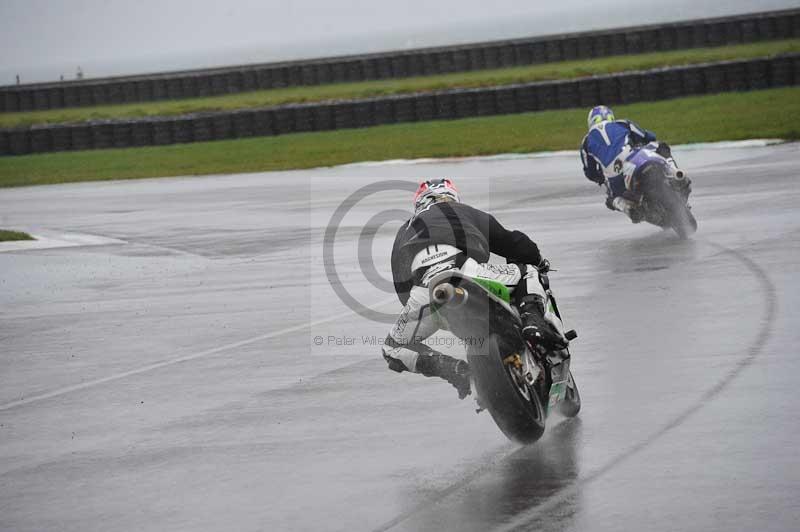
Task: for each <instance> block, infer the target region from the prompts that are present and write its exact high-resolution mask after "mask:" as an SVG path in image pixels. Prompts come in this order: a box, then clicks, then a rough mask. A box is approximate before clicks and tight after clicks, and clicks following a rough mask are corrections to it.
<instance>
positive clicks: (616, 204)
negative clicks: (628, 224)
mask: <svg viewBox="0 0 800 532" xmlns="http://www.w3.org/2000/svg"><path fill="white" fill-rule="evenodd" d="M611 205H612V206H613V208H614V210H615V211H620V212H624V213H625V214H627V215H628V218H630V219H631V221H632V222H633V223H635V224H638V223H639V222H641V221H642V220H643V219H644V213H642V210H641V209H640V208H639V206H638V205H636V204H635V203H634V202H632V201H631V200H629V199H626V198H623V197H622V196H617V197H616V198H614V199H612V200H611Z"/></svg>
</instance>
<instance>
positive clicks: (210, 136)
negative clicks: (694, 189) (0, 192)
mask: <svg viewBox="0 0 800 532" xmlns="http://www.w3.org/2000/svg"><path fill="white" fill-rule="evenodd" d="M798 84H800V54H791V55H786V56H781V57H775V58H769V59H755V60H744V61H725V62H721V63H710V64H705V65H694V66H686V67H677V68H663V69H655V70H649V71H643V72H628V73H623V74H614V75H608V76H598V77H591V78H582V79H576V80H570V81H549V82H540V83H526V84H520V85H509V86H502V87H494V88H483V89H464V90H449V91H442V92H436V93H431V94H419V95H410V96H394V97H388V98H375V99H364V100H352V101H343V102H337V103H320V104H311V103H310V104H297V105H284V106H279V107H268V108H260V109H243V110H238V111H232V112H219V113H204V114H196V115H186V116H177V117H156V118H147V119H139V120H126V121H97V122H92V123H88V124H79V125H54V126H32V127H29V128H18V129H5V130H0V155H24V154H28V153H43V152H52V151H66V150H88V149H102V148H123V147H129V146H157V145H165V144H176V143H185V142H199V141H208V140H223V139H235V138H245V137H256V136H271V135H283V134H287V133H298V132H304V131H329V130H334V129H349V128H358V127H368V126H375V125H379V124H394V123H400V122H418V121H427V120H447V119H455V118H466V117H475V116H488V115H500V114H512V113H523V112H528V111H543V110H552V109H567V108H575V107H585V108H588V107H591V106H593V105H598V104H600V103H604V104H627V103H635V102H643V101H655V100H664V99H669V98H677V97H681V96H690V95H698V94H712V93H720V92H727V91H746V90H757V89H766V88H771V87H783V86H791V85H798Z"/></svg>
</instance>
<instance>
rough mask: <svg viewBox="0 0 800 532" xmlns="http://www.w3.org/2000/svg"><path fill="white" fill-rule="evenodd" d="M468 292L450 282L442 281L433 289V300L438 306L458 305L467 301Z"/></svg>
mask: <svg viewBox="0 0 800 532" xmlns="http://www.w3.org/2000/svg"><path fill="white" fill-rule="evenodd" d="M468 296H469V293H468V292H467V291H466V290H464V289H463V288H456V287H455V286H453V285H451V284H450V283H442V284H440V285H438V286H437V287H436V288H434V289H433V302H434V303H436V304H437V305H439V306H444V305H452V306H460V305H463V304H464V303H465V302H466V301H467V297H468Z"/></svg>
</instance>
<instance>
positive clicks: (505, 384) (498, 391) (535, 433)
mask: <svg viewBox="0 0 800 532" xmlns="http://www.w3.org/2000/svg"><path fill="white" fill-rule="evenodd" d="M507 350H508V349H506V348H504V346H503V342H502V341H501V340H500V338H499V337H498V336H497V335H495V334H492V335H491V336H489V338H487V339H486V342H484V344H483V346H482V347H478V346H470V347H469V349H468V351H467V360H468V361H469V365H470V370H471V372H472V376H473V379H474V382H475V389H476V390H475V391H476V392H477V394H478V397H480V398H481V403H482V404H483V405H484V406H485V407H486V409H487V410H488V411H489V413H490V414H491V415H492V418H493V419H494V422H495V423H496V424H497V426H498V427H499V428H500V430H501V431H503V434H505V435H506V437H508V438H509V439H510V440H513V441H516V442H518V443H522V444H528V443H533V442H535V441H536V440H538V439H539V438H541V437H542V434H543V433H544V427H545V410H544V407H543V406H542V401H541V399H540V393H539V390H537V389H536V388H535V387H533V386H530V385H529V384H527V383H526V382H524V380H522V379H519V378H518V377H517V376H516V374H515V372H514V370H513V367H512V366H511V365H510V364H506V363H505V362H503V360H504V359H505V358H506V357H508V355H511V354H513V353H511V352H506V351H507Z"/></svg>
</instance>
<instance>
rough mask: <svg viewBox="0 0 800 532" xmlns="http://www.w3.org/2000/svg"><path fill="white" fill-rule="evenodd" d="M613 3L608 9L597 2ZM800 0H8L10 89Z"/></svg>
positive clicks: (0, 67)
mask: <svg viewBox="0 0 800 532" xmlns="http://www.w3.org/2000/svg"><path fill="white" fill-rule="evenodd" d="M598 6H602V7H598ZM798 6H800V0H793V1H790V0H757V1H756V0H726V1H724V2H723V1H712V0H707V1H704V0H658V1H652V2H645V1H642V0H605V1H604V2H598V1H594V2H592V1H587V0H558V1H554V2H540V1H537V0H399V1H398V0H366V1H364V0H330V1H326V0H135V1H134V0H0V85H7V84H12V83H14V82H15V76H16V75H17V74H19V76H20V78H21V80H22V82H23V83H26V82H35V81H48V80H56V79H58V78H59V76H60V75H62V74H63V75H64V77H65V78H66V79H70V78H73V77H74V76H75V72H76V69H77V67H78V66H80V67H81V68H82V69H83V71H84V72H85V75H86V77H96V76H108V75H119V74H133V73H142V72H156V71H164V70H176V69H186V68H200V67H205V66H221V65H230V64H241V63H254V62H269V61H279V60H284V59H299V58H307V57H320V56H330V55H342V54H352V53H362V52H374V51H381V50H391V49H404V48H416V47H420V46H436V45H443V44H454V43H463V42H474V41H482V40H491V39H504V38H513V37H524V36H529V35H542V34H554V33H561V32H568V31H580V30H588V29H595V28H609V27H617V26H626V25H633V24H644V23H652V22H663V21H669V20H681V19H688V18H699V17H709V16H720V15H726V14H734V13H746V12H753V11H762V10H769V9H782V8H787V7H798Z"/></svg>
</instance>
